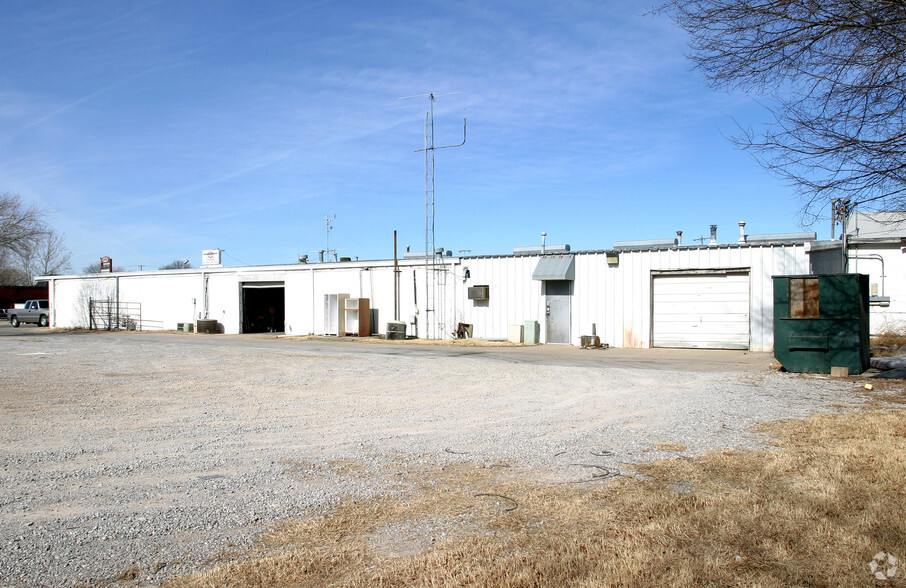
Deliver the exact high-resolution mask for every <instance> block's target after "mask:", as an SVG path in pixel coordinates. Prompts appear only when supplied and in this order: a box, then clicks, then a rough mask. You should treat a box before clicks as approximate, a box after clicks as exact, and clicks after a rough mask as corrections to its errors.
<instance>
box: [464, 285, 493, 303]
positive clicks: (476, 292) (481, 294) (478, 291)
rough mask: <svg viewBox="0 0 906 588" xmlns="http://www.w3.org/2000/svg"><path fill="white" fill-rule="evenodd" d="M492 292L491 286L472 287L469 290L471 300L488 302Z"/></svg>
mask: <svg viewBox="0 0 906 588" xmlns="http://www.w3.org/2000/svg"><path fill="white" fill-rule="evenodd" d="M490 292H491V287H490V286H472V287H470V288H469V300H487V299H488V298H489V296H490Z"/></svg>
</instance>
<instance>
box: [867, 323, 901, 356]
mask: <svg viewBox="0 0 906 588" xmlns="http://www.w3.org/2000/svg"><path fill="white" fill-rule="evenodd" d="M871 350H872V355H878V356H888V355H899V354H901V353H906V330H904V329H902V328H895V327H885V328H884V330H883V331H881V332H880V333H878V334H877V335H874V336H872V338H871Z"/></svg>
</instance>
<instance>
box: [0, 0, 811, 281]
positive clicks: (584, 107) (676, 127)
mask: <svg viewBox="0 0 906 588" xmlns="http://www.w3.org/2000/svg"><path fill="white" fill-rule="evenodd" d="M0 6H2V18H3V22H4V25H5V26H4V35H2V36H0V63H2V64H3V66H2V67H0V192H13V193H18V194H21V195H22V197H23V198H25V199H26V200H28V201H31V202H35V203H37V204H39V205H41V206H43V207H45V208H46V209H48V210H49V211H50V215H49V220H50V222H51V224H52V225H53V226H54V227H55V228H56V229H57V230H58V231H60V232H62V233H64V234H65V235H66V240H67V243H68V245H69V247H70V249H71V250H72V252H73V267H74V268H75V269H76V270H78V269H80V268H81V267H83V266H85V265H88V264H89V263H92V262H96V261H97V259H98V258H99V257H101V256H102V255H109V256H111V257H113V259H114V262H115V264H116V265H117V266H123V267H125V268H126V269H130V270H131V269H139V267H140V266H144V267H145V268H157V267H158V266H161V265H164V264H166V263H168V262H170V261H172V260H174V259H183V258H188V259H190V260H191V262H192V263H193V265H196V266H197V265H199V264H200V261H201V250H202V249H209V248H221V249H224V250H225V251H224V258H223V259H224V262H225V264H227V265H257V264H269V263H293V262H295V260H296V259H297V257H298V255H299V254H308V255H309V256H310V257H311V258H312V259H317V253H316V251H317V250H318V249H323V248H325V246H326V241H327V235H326V223H325V217H326V216H328V215H329V216H331V217H333V216H336V220H335V221H333V226H334V229H333V231H332V232H331V234H330V246H331V248H336V249H337V250H338V252H339V255H342V256H349V257H353V258H355V257H359V258H361V259H387V258H391V257H392V255H393V231H394V229H396V230H397V231H398V232H399V243H400V249H401V250H403V249H404V248H405V246H406V245H407V244H408V245H410V246H411V247H412V250H413V251H422V250H424V246H425V245H424V244H425V169H424V166H425V161H424V155H423V154H422V153H417V152H416V151H415V150H416V149H419V148H421V147H423V146H424V121H425V114H426V112H427V111H428V108H429V103H428V99H427V98H424V97H422V98H408V99H403V97H407V96H413V95H416V96H417V95H422V94H426V93H428V92H435V93H437V94H445V95H441V96H439V97H438V98H437V101H436V102H435V142H436V144H437V145H446V144H452V143H458V142H460V141H461V139H462V120H463V118H464V117H467V118H468V139H467V142H466V144H465V146H463V147H460V148H457V149H444V150H439V151H437V152H436V171H435V182H436V183H435V195H436V245H437V246H438V247H441V246H442V247H444V248H446V249H449V250H452V251H453V252H454V253H457V252H459V251H461V250H469V251H470V252H471V253H472V254H500V253H509V252H512V249H513V247H517V246H527V245H534V244H537V243H540V239H541V237H540V234H541V232H542V231H546V232H547V234H548V237H547V242H548V243H549V244H561V243H568V244H570V245H571V246H572V248H573V249H574V250H578V249H605V248H608V247H610V246H611V245H612V244H613V242H614V241H624V240H635V239H659V238H672V237H674V236H675V234H676V231H677V230H682V231H683V232H684V242H685V243H691V242H692V239H694V238H697V237H700V236H703V235H704V236H707V234H708V229H709V225H711V224H717V225H718V226H719V229H718V231H719V232H718V238H719V241H721V242H735V241H736V238H737V236H738V226H737V222H738V221H747V223H748V225H747V232H750V233H776V232H791V231H796V230H799V227H798V226H797V214H796V213H797V211H798V208H799V201H798V199H797V197H796V196H795V193H794V192H793V190H792V189H791V188H789V187H788V186H786V185H784V184H783V183H782V182H781V181H780V180H778V179H776V178H774V177H773V176H770V175H769V174H767V173H766V172H765V171H763V170H762V169H761V168H760V167H759V166H758V165H757V164H756V163H755V162H754V161H753V160H752V159H751V157H750V156H749V155H748V154H746V153H744V152H741V151H738V150H736V149H735V148H734V147H733V146H732V144H731V143H730V142H729V141H728V140H727V139H726V138H725V136H726V135H730V134H733V133H734V130H735V128H736V124H737V122H739V123H742V124H744V125H748V124H752V125H757V124H759V123H760V122H762V121H764V120H767V114H766V113H765V112H764V110H763V109H762V108H761V107H760V106H759V105H758V103H757V101H756V98H757V97H750V96H742V95H735V94H731V93H727V92H722V91H721V92H715V91H712V90H710V89H708V88H706V87H705V85H704V83H703V81H702V78H701V75H700V74H698V73H696V72H694V71H691V69H690V65H689V62H688V61H687V60H686V58H685V51H686V38H685V36H684V34H683V33H682V32H681V31H680V30H678V29H677V28H676V27H675V26H674V25H673V24H672V23H671V22H670V21H669V20H667V19H666V18H665V17H654V16H649V15H646V14H645V11H646V10H647V6H646V5H644V4H637V3H635V2H617V1H608V0H604V1H601V0H595V1H590V2H585V1H580V0H575V1H574V0H565V1H564V0H558V1H557V2H542V1H539V2H525V1H513V2H508V1H494V2H472V1H463V2H435V1H431V0H427V1H426V0H421V1H419V2H393V1H388V2H361V1H359V2H352V1H340V0H337V1H333V2H331V1H320V2H300V1H286V2H283V1H267V2H250V1H238V0H235V1H233V0H218V1H216V2H215V1H209V0H197V1H192V2H177V1H175V0H158V1H150V2H121V1H118V0H116V1H114V0H111V1H95V0H85V1H83V2H69V1H56V0H49V1H46V2H5V3H3V4H2V5H0ZM734 121H736V122H734ZM826 224H828V223H827V222H822V223H821V224H820V225H819V226H816V227H813V230H817V231H818V233H819V237H821V238H827V237H829V227H826V226H824V225H826Z"/></svg>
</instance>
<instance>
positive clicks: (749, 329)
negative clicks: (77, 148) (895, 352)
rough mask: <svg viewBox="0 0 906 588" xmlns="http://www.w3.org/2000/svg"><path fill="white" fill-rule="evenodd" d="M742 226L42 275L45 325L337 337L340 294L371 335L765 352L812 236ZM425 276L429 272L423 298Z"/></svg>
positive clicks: (800, 271) (806, 266)
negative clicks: (570, 242) (751, 231)
mask: <svg viewBox="0 0 906 588" xmlns="http://www.w3.org/2000/svg"><path fill="white" fill-rule="evenodd" d="M740 228H741V235H740V241H739V242H737V243H732V244H717V243H716V241H715V242H714V243H712V244H710V245H695V246H684V245H681V244H680V243H679V242H678V240H677V241H674V240H670V241H660V242H647V243H645V242H629V243H624V244H615V246H614V248H613V249H610V250H600V251H579V252H570V251H569V250H568V246H561V247H560V248H557V247H556V246H555V247H552V248H550V249H545V251H544V254H542V253H541V250H540V248H539V249H538V250H535V251H531V250H529V251H519V250H517V252H516V253H514V254H512V255H499V256H471V257H452V256H449V255H445V256H439V257H437V258H435V259H434V260H433V263H432V264H431V265H426V263H425V259H424V258H423V257H422V258H420V259H411V258H408V259H402V260H399V262H398V266H397V268H398V269H397V270H396V271H395V270H394V262H393V260H381V261H341V262H328V263H300V264H292V265H271V266H255V267H202V268H196V269H185V270H166V271H145V272H124V273H113V274H95V275H89V276H84V275H83V276H53V277H48V278H46V279H47V281H48V282H49V286H50V298H51V306H52V318H51V325H52V326H55V327H70V328H74V327H90V326H92V323H93V322H94V325H93V326H98V321H100V322H101V323H104V324H107V321H109V322H111V324H113V323H115V322H117V321H119V322H118V323H117V324H120V325H122V317H123V316H125V315H129V316H135V315H136V313H138V315H139V316H140V318H139V319H138V320H139V321H140V324H141V325H142V328H160V329H176V328H177V327H178V325H179V324H181V323H193V322H194V321H196V320H198V319H213V320H216V321H217V326H218V328H219V330H220V331H221V332H225V333H249V332H261V331H265V330H270V329H273V330H275V331H278V332H285V333H286V334H288V335H307V334H335V333H336V331H344V328H343V325H342V316H343V315H342V313H341V312H340V311H341V309H338V305H339V306H343V304H344V303H343V302H342V301H343V299H344V298H346V297H348V298H351V299H367V302H366V304H367V305H368V306H369V307H370V309H369V310H370V313H369V315H370V317H371V319H372V321H373V324H372V326H371V329H370V330H371V332H372V333H375V334H383V333H385V330H386V324H387V322H388V321H392V320H394V319H395V318H397V317H398V318H399V320H400V321H403V322H405V323H407V328H408V334H409V335H416V336H419V337H424V336H425V334H426V333H431V332H433V333H436V337H438V338H450V337H451V336H452V333H453V332H454V330H455V329H456V327H457V325H458V324H459V323H466V324H469V325H472V336H473V337H475V338H483V339H506V338H507V337H508V336H509V334H510V328H511V326H512V325H523V324H524V323H525V321H537V322H538V323H539V325H540V342H542V343H563V344H574V345H576V344H578V343H579V340H580V337H581V336H583V335H592V334H593V333H592V331H593V330H594V331H595V334H596V335H597V336H598V337H600V340H601V342H602V343H606V344H609V345H611V346H614V347H698V348H731V349H751V350H755V351H768V350H771V349H772V346H773V329H772V321H773V313H772V304H773V293H772V282H771V276H773V275H781V274H803V273H808V270H809V256H808V254H807V243H808V242H810V241H812V240H814V236H813V235H812V234H791V235H779V236H763V237H757V236H752V237H749V236H745V235H743V234H742V224H741V227H740ZM426 268H433V269H430V270H426ZM426 271H430V272H431V273H433V274H434V280H433V282H432V284H433V286H432V288H433V295H431V296H430V297H431V298H432V300H431V301H430V302H426V296H425V294H426V290H429V288H427V287H426V276H425V272H426ZM394 278H396V279H394ZM394 292H396V294H394ZM395 300H396V303H395ZM90 301H94V302H97V301H104V302H105V303H107V304H106V305H105V306H103V307H102V308H103V309H106V310H101V311H100V312H101V313H103V312H106V313H107V314H108V315H109V316H108V317H107V318H106V319H104V318H103V317H98V316H95V317H94V318H92V316H91V315H90V314H89V302H90ZM395 307H396V308H398V313H397V312H396V308H395ZM97 312H98V310H97V307H95V313H97ZM338 313H340V316H341V318H340V324H338V323H337V319H336V317H337V314H338ZM395 315H396V316H395ZM129 320H131V321H133V322H135V321H136V319H134V318H131V319H129ZM429 322H430V327H431V329H428V326H429V325H428V323H429ZM338 334H340V335H343V334H345V332H339V333H338Z"/></svg>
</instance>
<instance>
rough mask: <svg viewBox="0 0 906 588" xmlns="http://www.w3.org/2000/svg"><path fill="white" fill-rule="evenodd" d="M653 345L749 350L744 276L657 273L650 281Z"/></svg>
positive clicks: (746, 290) (747, 293)
mask: <svg viewBox="0 0 906 588" xmlns="http://www.w3.org/2000/svg"><path fill="white" fill-rule="evenodd" d="M652 290H653V303H652V304H653V311H652V315H653V318H652V323H653V331H654V332H653V339H654V340H653V346H654V347H693V348H709V349H748V348H749V274H748V273H745V274H741V273H714V274H707V273H706V274H695V275H659V276H657V275H656V276H654V279H653V280H652Z"/></svg>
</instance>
